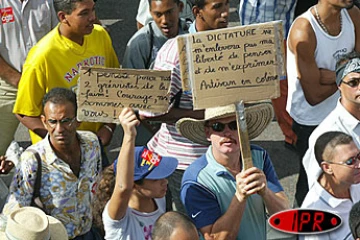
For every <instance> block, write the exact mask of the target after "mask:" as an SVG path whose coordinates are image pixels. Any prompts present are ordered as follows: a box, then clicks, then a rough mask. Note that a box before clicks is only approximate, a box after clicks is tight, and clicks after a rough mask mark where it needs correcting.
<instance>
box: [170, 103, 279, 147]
mask: <svg viewBox="0 0 360 240" xmlns="http://www.w3.org/2000/svg"><path fill="white" fill-rule="evenodd" d="M235 114H236V107H235V105H234V104H231V105H227V106H223V107H215V108H207V109H205V117H204V119H202V120H197V119H193V118H182V119H180V120H179V121H177V122H176V129H177V130H178V132H180V134H181V135H182V136H184V137H186V138H187V139H189V140H191V141H193V142H194V143H199V144H202V145H210V142H209V141H208V140H207V138H206V134H205V122H206V121H209V120H215V119H220V118H226V117H230V116H234V115H235ZM245 116H246V124H247V130H248V134H249V139H250V140H251V139H254V138H256V137H257V136H259V135H260V134H261V133H262V132H263V131H264V129H265V128H266V127H267V126H268V125H269V123H270V122H271V121H272V119H273V117H274V110H273V107H272V105H271V104H270V103H256V104H252V105H246V106H245Z"/></svg>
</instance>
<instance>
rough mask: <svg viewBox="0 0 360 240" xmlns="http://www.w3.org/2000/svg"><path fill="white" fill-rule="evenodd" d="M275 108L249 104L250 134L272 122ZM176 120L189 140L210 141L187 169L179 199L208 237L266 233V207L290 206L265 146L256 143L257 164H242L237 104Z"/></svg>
mask: <svg viewBox="0 0 360 240" xmlns="http://www.w3.org/2000/svg"><path fill="white" fill-rule="evenodd" d="M258 111H261V113H260V112H258ZM272 111H273V110H272V106H271V105H270V104H268V103H263V104H256V105H254V106H250V107H247V108H246V118H247V119H252V120H254V121H253V122H254V123H255V124H253V125H251V127H248V133H249V139H252V138H255V137H257V135H259V134H260V133H261V132H262V131H263V130H264V129H265V128H266V126H267V125H268V124H269V123H270V122H271V119H272V116H273V114H272ZM257 113H258V115H257ZM260 115H261V116H263V119H259V116H260ZM255 125H256V126H255ZM176 126H177V129H178V130H179V132H180V133H181V134H182V135H183V136H184V137H186V138H188V139H190V140H191V141H193V142H196V143H200V144H204V145H209V144H211V145H210V146H209V148H208V150H207V152H206V153H205V154H204V155H203V156H202V157H200V158H199V159H197V160H196V161H195V162H193V163H192V164H191V165H190V166H189V167H188V168H187V169H186V171H185V173H184V176H183V179H182V187H181V200H182V202H183V203H184V205H185V208H186V210H187V213H188V215H189V216H190V217H191V218H192V220H193V222H194V223H195V226H196V227H197V229H198V230H199V231H200V232H201V234H202V235H203V236H204V238H205V239H266V211H265V208H266V209H267V211H268V213H269V214H270V215H271V214H273V213H276V212H278V211H281V210H284V209H287V208H288V207H289V206H288V205H289V204H288V199H287V197H286V195H285V193H284V191H283V188H282V187H281V185H280V183H279V180H278V178H277V175H276V172H275V170H274V168H273V165H272V163H271V160H270V157H269V155H268V154H267V152H266V151H265V150H264V149H262V148H260V147H258V146H255V145H252V146H251V154H252V162H253V165H254V167H251V168H249V169H244V168H243V165H242V161H241V151H240V143H239V136H238V131H237V122H236V117H235V105H228V106H225V107H216V108H207V109H206V110H205V118H204V119H202V120H196V119H192V118H184V119H181V120H179V121H178V122H177V123H176Z"/></svg>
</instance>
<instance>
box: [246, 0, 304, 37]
mask: <svg viewBox="0 0 360 240" xmlns="http://www.w3.org/2000/svg"><path fill="white" fill-rule="evenodd" d="M296 2H297V0H240V7H239V18H240V24H241V25H249V24H254V23H264V22H270V21H276V20H281V21H283V28H284V39H286V38H287V35H288V33H289V29H290V26H291V23H292V21H293V19H294V12H295V6H296Z"/></svg>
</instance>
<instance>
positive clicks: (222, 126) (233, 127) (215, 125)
mask: <svg viewBox="0 0 360 240" xmlns="http://www.w3.org/2000/svg"><path fill="white" fill-rule="evenodd" d="M226 125H227V126H228V128H229V129H230V130H232V131H235V130H237V123H236V121H232V122H229V123H221V122H216V123H213V124H211V125H208V127H211V129H212V130H214V131H215V132H222V131H224V129H225V127H226Z"/></svg>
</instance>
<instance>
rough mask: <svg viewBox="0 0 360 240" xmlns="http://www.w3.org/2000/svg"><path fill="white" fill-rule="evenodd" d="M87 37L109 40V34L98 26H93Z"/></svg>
mask: <svg viewBox="0 0 360 240" xmlns="http://www.w3.org/2000/svg"><path fill="white" fill-rule="evenodd" d="M88 36H89V38H95V37H109V38H110V36H109V33H108V32H107V31H106V29H105V28H104V27H103V26H101V25H100V24H94V29H93V30H92V32H91V33H90V34H89V35H88Z"/></svg>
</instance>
